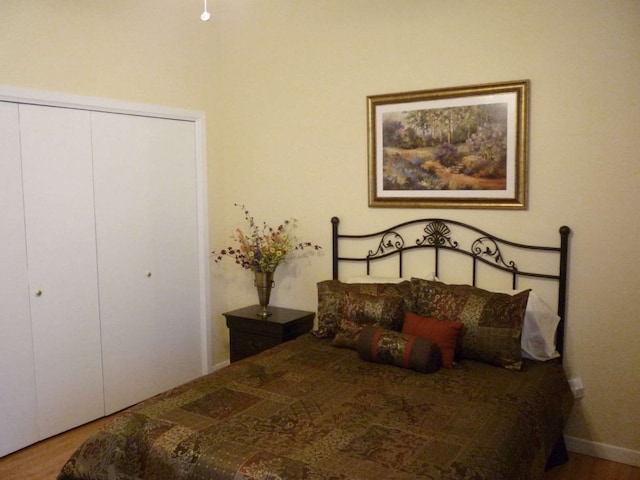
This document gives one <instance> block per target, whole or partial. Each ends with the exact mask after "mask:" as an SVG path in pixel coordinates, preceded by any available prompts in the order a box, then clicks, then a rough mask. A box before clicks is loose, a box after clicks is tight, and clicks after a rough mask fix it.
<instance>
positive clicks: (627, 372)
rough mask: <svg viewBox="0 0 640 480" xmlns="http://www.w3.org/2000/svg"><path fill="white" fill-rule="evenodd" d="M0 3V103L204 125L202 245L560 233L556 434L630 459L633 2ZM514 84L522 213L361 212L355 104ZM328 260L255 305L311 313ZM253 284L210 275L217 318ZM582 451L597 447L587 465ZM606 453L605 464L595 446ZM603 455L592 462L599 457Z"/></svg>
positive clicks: (291, 274) (637, 170) (638, 42)
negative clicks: (335, 220)
mask: <svg viewBox="0 0 640 480" xmlns="http://www.w3.org/2000/svg"><path fill="white" fill-rule="evenodd" d="M209 6H210V10H211V11H212V13H213V19H212V21H211V22H209V23H207V24H204V23H202V22H200V21H199V19H198V18H199V14H200V12H201V9H202V4H201V3H200V2H199V1H196V0H193V1H189V2H185V1H175V0H156V1H153V2H151V1H146V0H145V1H143V0H109V1H108V2H106V1H105V2H95V1H92V2H89V1H84V2H78V1H72V0H56V1H55V2H53V1H44V0H30V1H29V2H26V1H24V0H2V1H0V84H2V85H10V86H16V87H26V88H35V89H41V90H50V91H60V92H65V93H73V94H80V95H90V96H102V97H108V98H114V99H118V100H125V101H134V102H142V103H153V104H159V105H166V106H172V107H181V108H191V109H197V110H204V111H206V114H207V122H208V128H207V134H208V152H209V153H208V158H209V177H210V182H209V190H210V192H209V193H210V204H209V209H210V219H211V245H212V248H213V247H216V248H218V247H221V246H223V245H225V244H226V243H227V238H228V236H229V235H230V234H231V232H232V230H233V229H234V228H235V227H236V226H238V225H240V224H241V222H242V215H241V213H240V212H239V211H238V210H236V209H234V208H233V203H234V202H240V203H245V204H246V205H247V206H248V207H250V208H251V210H252V213H253V214H254V215H255V216H256V218H257V219H260V220H261V219H265V220H267V221H268V222H270V223H277V222H279V221H281V220H282V219H284V218H285V217H289V216H292V215H293V216H296V217H297V218H298V219H299V222H300V228H299V231H298V233H299V236H300V237H303V238H304V239H309V240H312V241H315V242H318V243H321V244H323V245H324V246H325V248H326V249H327V253H328V251H329V249H330V244H329V232H330V224H329V218H330V217H331V216H332V215H339V216H340V217H341V218H342V222H343V227H344V229H345V230H347V229H348V230H351V231H358V230H359V229H363V228H364V227H365V226H372V227H382V226H386V225H387V224H388V223H390V222H392V221H395V220H405V219H410V218H412V217H417V216H426V215H442V216H448V217H451V218H454V219H458V220H462V221H468V222H472V223H477V224H480V225H483V226H484V227H485V228H486V229H489V230H491V231H495V232H496V233H498V234H500V235H502V236H508V237H513V238H515V239H519V240H522V241H527V240H530V239H533V238H535V239H538V240H540V241H542V242H545V243H552V242H555V241H556V236H557V227H559V226H560V225H562V224H567V225H569V226H571V227H572V229H573V231H574V234H573V237H572V258H571V264H570V285H569V306H568V318H567V320H568V325H569V327H568V346H567V355H566V366H567V370H568V372H569V374H570V375H572V376H580V377H582V379H583V382H584V384H585V397H584V399H582V400H581V401H579V402H578V403H577V405H576V407H575V409H574V411H573V414H572V418H571V421H570V424H569V427H568V434H569V435H570V436H572V437H574V438H576V439H578V440H579V439H584V440H587V441H589V442H593V443H589V444H588V445H591V446H592V447H593V448H594V449H595V450H594V451H595V452H596V453H599V454H604V455H608V454H610V453H611V452H613V454H614V456H616V458H618V459H623V460H625V459H626V460H628V461H631V462H638V458H639V455H640V434H639V433H638V432H640V409H639V408H638V400H639V399H640V373H638V372H639V370H638V368H637V366H636V364H637V363H638V362H639V361H640V353H639V352H640V348H639V347H640V340H639V339H640V321H639V320H640V319H639V318H638V304H639V303H640V293H639V291H640V270H639V267H640V249H639V248H638V246H637V239H638V238H640V218H639V215H638V205H639V204H640V202H639V200H640V194H639V191H640V167H639V165H640V162H639V161H638V160H639V158H638V157H639V154H638V152H640V135H638V129H639V128H640V89H638V88H637V83H638V81H637V79H638V78H640V3H639V2H637V1H635V0H628V1H624V0H610V1H608V2H602V1H599V0H582V1H569V0H561V1H558V0H542V1H512V0H504V1H500V0H487V1H484V2H477V1H475V0H456V1H449V2H444V1H438V0H367V1H364V0H325V1H316V0H233V1H230V0H212V1H210V2H209ZM520 79H529V80H530V81H531V109H530V113H531V115H530V155H529V158H530V174H529V190H530V198H529V208H528V209H527V210H526V211H500V210H481V211H478V210H449V211H447V210H444V211H442V210H439V211H429V212H425V211H423V210H393V209H391V210H390V209H370V208H368V207H367V174H366V170H367V150H366V96H367V95H371V94H379V93H391V92H402V91H410V90H419V89H429V88H437V87H448V86H458V85H470V84H479V83H488V82H499V81H507V80H520ZM330 273H331V271H330V262H329V257H328V256H325V257H321V258H313V259H312V260H311V261H310V263H307V262H297V263H295V264H291V265H288V266H286V267H284V268H281V269H280V270H279V271H278V273H277V274H276V282H277V286H276V288H275V291H274V294H273V297H272V303H273V304H276V305H282V306H291V307H298V308H307V309H315V305H316V302H315V282H317V281H319V280H322V279H325V278H328V277H329V276H330ZM255 298H256V296H255V292H254V289H253V288H252V280H251V279H250V275H249V274H248V273H247V272H244V271H241V270H239V269H236V268H234V266H232V265H222V266H221V267H218V266H216V265H212V300H213V313H214V315H213V332H214V338H213V340H212V341H213V345H214V349H215V352H214V358H215V361H216V362H222V361H224V360H225V359H226V358H227V357H226V355H227V351H228V346H227V337H226V328H225V326H224V322H223V318H222V317H221V315H220V313H221V312H223V311H225V310H226V309H230V308H235V307H239V306H242V305H245V304H247V303H248V302H255ZM599 444H605V447H604V450H602V449H600V446H599ZM607 445H608V446H611V447H613V448H608V447H606V446H607ZM603 452H604V453H603Z"/></svg>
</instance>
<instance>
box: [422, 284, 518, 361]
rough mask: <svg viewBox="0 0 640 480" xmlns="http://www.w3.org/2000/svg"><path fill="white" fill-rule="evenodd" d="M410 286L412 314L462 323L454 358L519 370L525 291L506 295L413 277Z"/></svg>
mask: <svg viewBox="0 0 640 480" xmlns="http://www.w3.org/2000/svg"><path fill="white" fill-rule="evenodd" d="M411 286H412V289H413V293H414V299H415V310H414V311H415V312H416V313H418V314H419V315H422V316H425V317H432V318H437V319H439V320H442V321H448V322H454V321H459V322H462V323H464V329H463V330H462V332H461V333H460V335H459V338H458V351H457V354H458V356H460V357H461V358H469V359H475V360H480V361H483V362H486V363H491V364H493V365H498V366H502V367H505V368H507V369H510V370H520V369H521V368H522V354H521V350H520V338H521V335H522V325H523V322H524V313H525V310H526V308H527V300H528V298H529V290H525V291H523V292H521V293H518V294H516V295H507V294H506V293H495V292H489V291H487V290H483V289H481V288H477V287H473V286H471V285H447V284H445V283H440V282H432V281H429V280H421V279H417V278H413V279H411Z"/></svg>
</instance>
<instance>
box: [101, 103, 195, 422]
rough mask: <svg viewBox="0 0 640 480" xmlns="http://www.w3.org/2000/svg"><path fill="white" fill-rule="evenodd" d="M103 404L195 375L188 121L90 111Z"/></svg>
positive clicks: (131, 399)
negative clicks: (100, 322)
mask: <svg viewBox="0 0 640 480" xmlns="http://www.w3.org/2000/svg"><path fill="white" fill-rule="evenodd" d="M92 125H93V127H92V128H93V148H94V167H95V197H96V198H95V201H96V227H97V240H98V269H99V278H100V299H101V316H102V349H103V358H104V360H103V362H104V382H105V407H106V413H107V414H109V413H111V412H114V411H117V410H120V409H122V408H124V407H127V406H129V405H132V404H133V403H136V402H138V401H140V400H143V399H145V398H148V397H150V396H152V395H155V394H157V393H159V392H162V391H164V390H166V389H168V388H171V387H173V386H176V385H179V384H181V383H184V382H186V381H188V380H190V379H193V378H195V377H197V376H198V375H200V374H202V373H203V372H202V370H201V336H200V313H199V312H200V286H199V277H198V272H199V265H198V262H199V258H198V223H197V205H196V200H197V198H196V162H195V127H194V124H193V122H188V121H180V120H168V119H159V118H150V117H142V116H133V115H130V116H126V115H115V114H109V113H96V112H94V113H93V114H92Z"/></svg>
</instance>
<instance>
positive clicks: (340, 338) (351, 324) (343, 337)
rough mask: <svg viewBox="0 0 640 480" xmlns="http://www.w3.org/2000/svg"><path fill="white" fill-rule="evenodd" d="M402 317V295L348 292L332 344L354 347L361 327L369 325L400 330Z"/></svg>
mask: <svg viewBox="0 0 640 480" xmlns="http://www.w3.org/2000/svg"><path fill="white" fill-rule="evenodd" d="M403 319H404V302H403V300H402V297H398V296H384V295H382V296H379V295H366V294H363V293H356V292H349V293H347V296H346V299H345V302H344V309H343V310H342V318H340V323H339V324H338V331H337V332H336V336H335V337H334V338H333V345H335V346H336V347H347V348H354V349H355V348H356V341H357V340H358V335H359V334H360V332H361V331H362V328H363V327H365V326H367V325H370V326H374V327H382V328H386V329H389V330H396V331H397V330H400V326H401V325H402V320H403Z"/></svg>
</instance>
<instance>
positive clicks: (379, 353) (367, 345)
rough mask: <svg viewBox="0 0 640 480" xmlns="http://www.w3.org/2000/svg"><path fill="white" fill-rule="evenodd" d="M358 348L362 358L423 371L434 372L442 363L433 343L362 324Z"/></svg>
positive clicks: (438, 351) (438, 350)
mask: <svg viewBox="0 0 640 480" xmlns="http://www.w3.org/2000/svg"><path fill="white" fill-rule="evenodd" d="M357 349H358V355H360V358H362V359H363V360H367V361H370V362H378V363H386V364H389V365H395V366H397V367H402V368H409V369H411V370H415V371H417V372H422V373H432V372H435V371H436V370H438V368H440V366H441V365H442V357H441V354H440V349H439V348H438V346H437V345H436V344H435V342H432V341H431V340H429V339H426V338H420V337H415V336H413V335H407V334H404V333H400V332H396V331H394V330H385V329H382V328H375V327H369V326H366V327H363V329H362V332H361V333H360V335H359V337H358V341H357Z"/></svg>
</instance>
